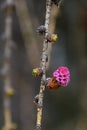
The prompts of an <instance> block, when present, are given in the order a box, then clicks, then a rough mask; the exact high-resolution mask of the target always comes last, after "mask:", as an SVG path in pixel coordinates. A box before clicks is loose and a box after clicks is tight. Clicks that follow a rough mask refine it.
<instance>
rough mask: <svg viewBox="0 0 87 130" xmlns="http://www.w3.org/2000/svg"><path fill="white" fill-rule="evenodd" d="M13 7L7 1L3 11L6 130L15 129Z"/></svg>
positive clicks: (10, 0) (11, 2)
mask: <svg viewBox="0 0 87 130" xmlns="http://www.w3.org/2000/svg"><path fill="white" fill-rule="evenodd" d="M12 6H13V0H6V2H5V3H4V6H3V11H4V12H5V14H6V19H5V40H6V43H5V51H4V65H3V69H2V74H3V77H4V119H5V126H4V129H5V130H11V129H13V127H14V126H13V123H12V113H11V97H10V96H11V95H10V94H12V93H13V89H12V85H11V75H10V72H11V55H12V50H11V48H12V47H13V42H12V12H13V10H12Z"/></svg>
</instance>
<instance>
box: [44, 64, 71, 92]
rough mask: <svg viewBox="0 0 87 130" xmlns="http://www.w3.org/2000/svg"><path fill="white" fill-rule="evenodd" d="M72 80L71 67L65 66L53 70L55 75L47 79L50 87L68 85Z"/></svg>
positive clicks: (56, 87) (55, 87)
mask: <svg viewBox="0 0 87 130" xmlns="http://www.w3.org/2000/svg"><path fill="white" fill-rule="evenodd" d="M69 81H70V72H69V69H68V68H67V67H65V66H61V67H59V68H58V69H57V70H55V71H54V72H53V77H52V78H49V80H48V81H47V84H46V86H47V88H48V89H54V90H55V89H58V88H59V87H66V86H67V85H68V84H69Z"/></svg>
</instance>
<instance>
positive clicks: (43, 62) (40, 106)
mask: <svg viewBox="0 0 87 130" xmlns="http://www.w3.org/2000/svg"><path fill="white" fill-rule="evenodd" d="M50 12H51V0H47V1H46V16H45V27H46V33H45V37H44V42H43V52H42V57H41V67H42V70H43V74H42V79H41V85H40V92H39V96H38V105H37V121H36V130H41V120H42V109H43V96H44V90H45V81H46V62H47V60H46V59H47V57H48V54H47V49H48V41H47V40H46V37H47V34H48V26H49V19H50Z"/></svg>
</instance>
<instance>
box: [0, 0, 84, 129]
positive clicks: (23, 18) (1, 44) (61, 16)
mask: <svg viewBox="0 0 87 130" xmlns="http://www.w3.org/2000/svg"><path fill="white" fill-rule="evenodd" d="M15 1H16V0H15ZM45 2H46V1H45V0H18V1H16V8H15V11H14V13H13V15H12V18H13V24H12V27H13V29H12V32H13V40H14V46H13V48H12V55H11V64H12V67H11V80H12V85H13V87H14V89H15V90H16V93H15V95H14V96H13V97H12V102H11V107H12V120H13V122H16V123H17V124H18V130H34V129H35V122H36V106H35V105H34V104H33V99H34V96H35V95H36V94H37V93H38V92H39V86H40V78H39V79H38V78H34V77H33V76H32V69H33V68H34V67H38V66H39V64H40V57H41V51H42V37H40V36H38V34H37V33H36V28H37V27H38V26H39V25H42V24H44V17H45ZM2 3H3V0H0V5H2ZM55 10H56V12H55ZM51 16H53V17H51V21H50V22H51V26H50V30H51V31H54V32H56V33H57V34H58V36H59V38H58V42H57V43H56V44H53V45H52V48H51V52H50V51H49V52H50V55H51V57H50V60H49V68H48V69H47V76H48V77H49V76H51V75H52V72H53V71H54V70H55V69H56V68H57V67H59V66H62V65H66V66H68V67H69V68H70V72H71V82H70V84H69V86H68V87H67V88H65V89H64V88H60V89H59V90H57V91H50V90H47V89H46V91H45V97H44V110H43V120H42V130H44V129H45V130H87V100H86V99H87V0H63V2H62V4H61V6H60V9H59V10H58V8H57V7H56V6H55V5H53V10H52V15H51ZM5 17H6V15H5V14H4V13H3V12H2V10H0V35H1V36H2V34H3V33H4V30H5ZM54 28H55V30H54ZM4 48H5V41H4V40H3V39H2V38H1V40H0V68H2V67H3V58H4V57H3V54H4ZM3 87H4V83H3V78H2V76H0V130H1V128H2V127H3V125H4V115H3Z"/></svg>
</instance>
